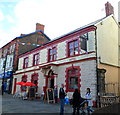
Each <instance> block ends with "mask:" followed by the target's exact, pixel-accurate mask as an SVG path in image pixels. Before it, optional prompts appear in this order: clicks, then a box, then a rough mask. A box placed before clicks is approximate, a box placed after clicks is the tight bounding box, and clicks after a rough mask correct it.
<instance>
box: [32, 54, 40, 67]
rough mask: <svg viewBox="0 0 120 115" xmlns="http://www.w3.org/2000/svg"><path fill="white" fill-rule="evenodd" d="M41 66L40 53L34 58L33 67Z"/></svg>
mask: <svg viewBox="0 0 120 115" xmlns="http://www.w3.org/2000/svg"><path fill="white" fill-rule="evenodd" d="M38 64H39V53H37V54H35V55H34V56H33V66H34V65H38Z"/></svg>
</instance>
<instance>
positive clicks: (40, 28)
mask: <svg viewBox="0 0 120 115" xmlns="http://www.w3.org/2000/svg"><path fill="white" fill-rule="evenodd" d="M37 30H42V31H43V32H44V25H42V24H39V23H36V31H37Z"/></svg>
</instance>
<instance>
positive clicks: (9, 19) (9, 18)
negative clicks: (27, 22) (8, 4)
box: [5, 15, 15, 23]
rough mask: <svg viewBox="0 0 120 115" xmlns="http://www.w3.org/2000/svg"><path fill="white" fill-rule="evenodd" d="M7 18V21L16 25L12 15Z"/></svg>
mask: <svg viewBox="0 0 120 115" xmlns="http://www.w3.org/2000/svg"><path fill="white" fill-rule="evenodd" d="M5 18H6V19H7V21H8V22H9V23H14V22H15V20H14V18H13V17H12V16H11V15H6V16H5Z"/></svg>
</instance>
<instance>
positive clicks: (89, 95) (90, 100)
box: [85, 88, 94, 112]
mask: <svg viewBox="0 0 120 115" xmlns="http://www.w3.org/2000/svg"><path fill="white" fill-rule="evenodd" d="M85 98H86V99H87V101H88V111H90V112H93V111H94V110H93V109H92V106H93V102H92V95H91V91H90V88H87V92H86V95H85Z"/></svg>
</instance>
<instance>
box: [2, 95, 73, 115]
mask: <svg viewBox="0 0 120 115" xmlns="http://www.w3.org/2000/svg"><path fill="white" fill-rule="evenodd" d="M0 96H1V95H0ZM1 103H2V104H1ZM0 105H1V106H0V108H2V111H1V113H2V115H14V114H16V115H19V114H22V115H23V114H24V115H27V114H29V115H36V114H39V115H43V114H46V115H47V114H51V115H53V114H55V115H56V114H59V113H60V104H59V103H57V104H55V103H50V104H48V103H47V102H44V101H43V100H40V99H36V100H22V99H21V98H13V95H10V94H4V95H3V96H1V97H0ZM64 113H65V115H67V114H70V115H72V106H71V105H65V111H64Z"/></svg>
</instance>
